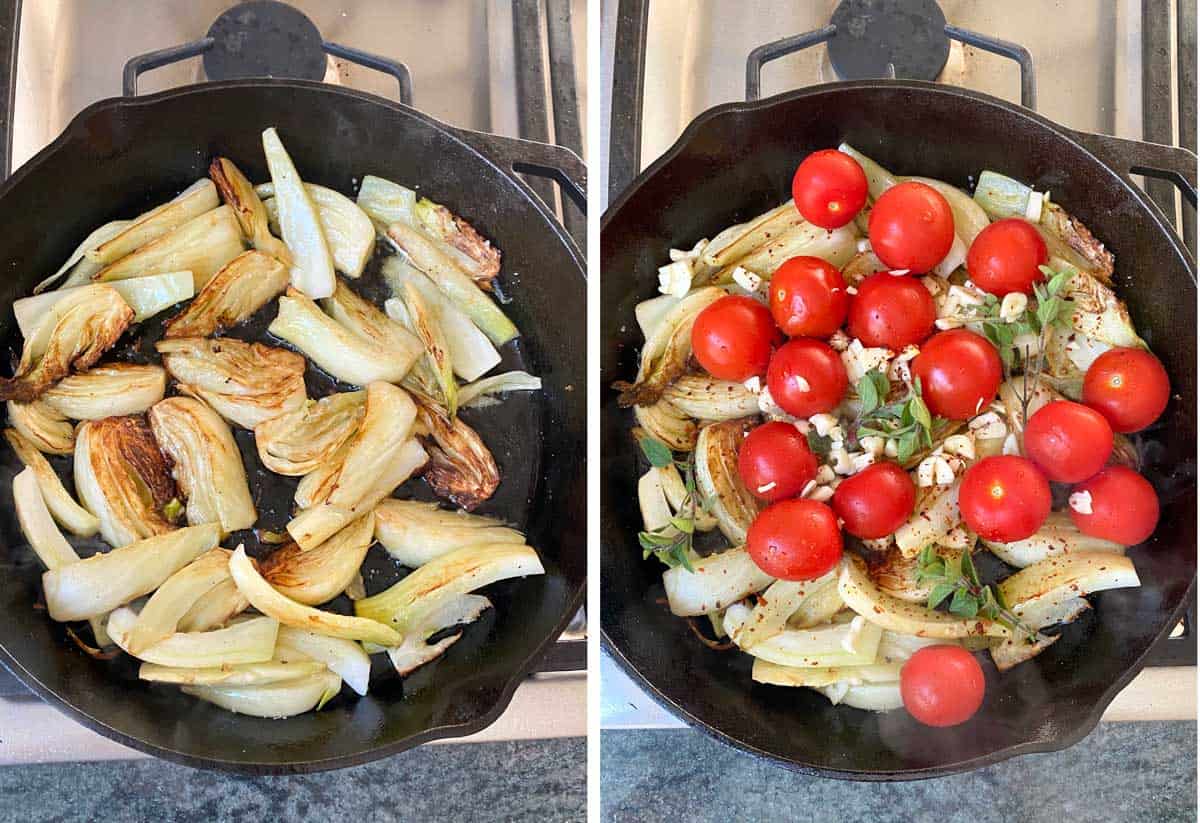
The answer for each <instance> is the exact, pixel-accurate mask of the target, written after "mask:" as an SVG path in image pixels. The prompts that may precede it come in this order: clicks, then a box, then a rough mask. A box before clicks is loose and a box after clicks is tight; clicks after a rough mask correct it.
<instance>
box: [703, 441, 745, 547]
mask: <svg viewBox="0 0 1200 823" xmlns="http://www.w3.org/2000/svg"><path fill="white" fill-rule="evenodd" d="M752 426H753V422H752V421H751V420H750V419H749V418H742V419H740V420H727V421H725V422H723V423H710V424H709V425H707V426H704V427H703V428H702V429H700V435H699V437H697V439H696V487H697V488H698V489H699V490H700V492H701V494H703V495H704V496H705V497H707V498H708V499H710V500H712V509H711V510H712V514H713V516H715V517H716V518H717V525H718V527H720V529H721V533H722V534H724V535H725V536H726V537H727V538H728V539H729V541H730V542H731V543H741V542H743V541H744V540H745V539H746V531H747V530H748V529H749V528H750V524H751V523H752V522H754V518H755V517H756V516H757V515H758V512H759V509H760V508H761V504H760V503H759V501H758V499H757V498H755V497H754V495H752V494H751V493H750V490H749V489H747V488H746V486H745V484H744V483H742V478H741V476H740V475H739V474H738V468H737V455H738V449H739V448H740V447H741V445H742V440H743V439H744V438H745V436H746V432H747V431H749V429H750V428H751V427H752Z"/></svg>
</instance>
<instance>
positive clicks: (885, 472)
mask: <svg viewBox="0 0 1200 823" xmlns="http://www.w3.org/2000/svg"><path fill="white" fill-rule="evenodd" d="M916 502H917V490H916V489H915V488H914V487H913V482H912V478H910V477H909V476H908V472H906V471H904V469H902V468H900V467H899V466H898V465H896V464H895V463H890V462H884V463H873V464H871V465H870V466H867V467H866V468H865V469H863V470H862V471H860V472H859V473H858V474H852V475H850V476H849V477H847V478H846V479H845V480H843V481H842V482H841V484H840V485H838V487H837V490H835V491H834V493H833V500H832V501H831V504H832V506H833V510H834V511H835V512H836V513H837V516H838V517H840V518H842V528H844V529H845V530H846V531H848V532H850V534H852V535H854V536H855V537H860V538H862V539H863V540H875V539H878V538H880V537H887V536H888V535H889V534H891V533H892V532H894V531H895V530H896V529H898V528H900V526H901V525H902V524H903V523H904V522H905V521H907V520H908V518H909V516H910V515H911V514H912V511H913V506H914V505H915V504H916Z"/></svg>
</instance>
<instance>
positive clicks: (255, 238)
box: [208, 157, 292, 291]
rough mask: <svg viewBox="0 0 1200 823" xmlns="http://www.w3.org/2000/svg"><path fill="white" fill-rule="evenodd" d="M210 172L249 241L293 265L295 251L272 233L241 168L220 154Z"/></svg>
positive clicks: (287, 264) (279, 259)
mask: <svg viewBox="0 0 1200 823" xmlns="http://www.w3.org/2000/svg"><path fill="white" fill-rule="evenodd" d="M208 176H209V177H210V178H212V181H213V183H215V184H216V186H217V189H218V190H219V191H220V192H221V199H223V200H224V201H225V203H226V204H227V205H228V206H229V207H230V208H231V209H233V213H234V215H235V216H236V217H237V220H238V224H239V225H240V226H241V227H242V234H244V235H245V236H246V237H247V238H248V239H249V240H250V244H251V245H252V246H254V248H256V249H258V250H259V251H260V252H263V253H265V254H268V255H270V256H271V257H273V258H275V259H276V260H278V261H279V262H280V263H282V264H283V265H284V266H290V265H291V264H292V253H291V252H290V251H289V250H288V247H287V244H286V243H284V242H283V241H282V240H280V239H279V238H278V237H276V236H275V235H273V234H271V229H270V226H269V219H268V216H267V210H266V208H265V207H264V206H263V203H262V201H261V200H259V199H258V193H257V192H256V191H255V190H254V186H252V185H251V184H250V181H249V180H248V179H246V175H244V174H242V170H241V169H239V168H238V167H237V166H236V165H234V163H233V161H232V160H230V159H228V158H227V157H218V158H216V159H215V160H213V161H212V164H211V165H209V167H208ZM280 290H281V291H282V287H281V289H280Z"/></svg>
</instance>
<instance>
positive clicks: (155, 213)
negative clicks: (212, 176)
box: [86, 180, 220, 266]
mask: <svg viewBox="0 0 1200 823" xmlns="http://www.w3.org/2000/svg"><path fill="white" fill-rule="evenodd" d="M219 205H220V200H219V199H218V198H217V189H216V187H215V186H214V185H213V184H212V181H211V180H197V181H196V182H195V183H193V184H192V185H190V186H188V187H187V188H186V189H184V190H183V191H182V192H180V193H179V195H178V196H176V197H175V199H173V200H171V201H170V202H168V203H163V204H162V205H161V206H159V207H158V208H155V209H151V210H150V211H148V212H146V213H145V214H143V215H142V216H141V217H138V218H137V219H136V220H134V221H133V222H132V223H130V224H129V225H128V226H126V227H125V228H123V229H122V230H121V232H120V233H119V234H117V235H116V236H115V237H112V238H110V239H108V240H105V241H104V242H103V243H101V244H100V245H99V246H97V247H96V248H94V249H89V250H88V251H87V252H86V255H87V258H88V260H90V261H92V262H93V263H99V264H100V265H103V266H107V265H109V264H110V263H115V262H116V261H118V260H120V259H121V258H122V257H125V256H126V255H129V254H133V252H135V251H137V250H138V249H140V248H141V247H142V246H144V245H146V244H147V243H149V242H151V241H152V240H157V239H158V238H160V237H162V236H163V235H164V234H166V233H167V232H169V231H171V230H173V229H177V228H179V227H180V226H182V225H183V224H184V223H187V222H188V221H189V220H192V219H194V218H196V217H199V216H200V215H202V214H205V213H206V212H209V211H212V210H213V209H215V208H216V207H217V206H219Z"/></svg>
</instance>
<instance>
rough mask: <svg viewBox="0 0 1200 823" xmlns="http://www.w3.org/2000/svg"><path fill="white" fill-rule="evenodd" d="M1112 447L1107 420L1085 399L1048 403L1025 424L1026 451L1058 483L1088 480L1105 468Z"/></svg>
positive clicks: (1044, 472)
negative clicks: (1079, 401) (1083, 401)
mask: <svg viewBox="0 0 1200 823" xmlns="http://www.w3.org/2000/svg"><path fill="white" fill-rule="evenodd" d="M1112 448H1113V433H1112V428H1111V427H1110V426H1109V425H1108V421H1107V420H1105V419H1104V416H1103V415H1102V414H1100V412H1098V411H1096V410H1095V409H1090V408H1088V407H1087V406H1085V405H1083V404H1082V403H1072V402H1071V401H1070V400H1057V401H1055V402H1053V403H1047V404H1046V405H1045V406H1042V408H1040V409H1038V410H1037V411H1036V412H1034V413H1033V415H1032V416H1031V417H1030V418H1029V422H1028V423H1027V424H1025V454H1026V455H1028V456H1029V459H1030V460H1032V461H1033V462H1034V463H1036V464H1037V466H1038V468H1039V469H1041V470H1042V473H1043V474H1045V475H1046V477H1048V478H1050V479H1051V480H1056V481H1058V482H1059V483H1078V482H1079V481H1080V480H1087V479H1088V478H1089V477H1091V476H1092V475H1093V474H1095V473H1096V472H1098V471H1100V470H1101V469H1102V468H1104V464H1105V463H1107V462H1108V456H1109V455H1110V454H1112Z"/></svg>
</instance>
